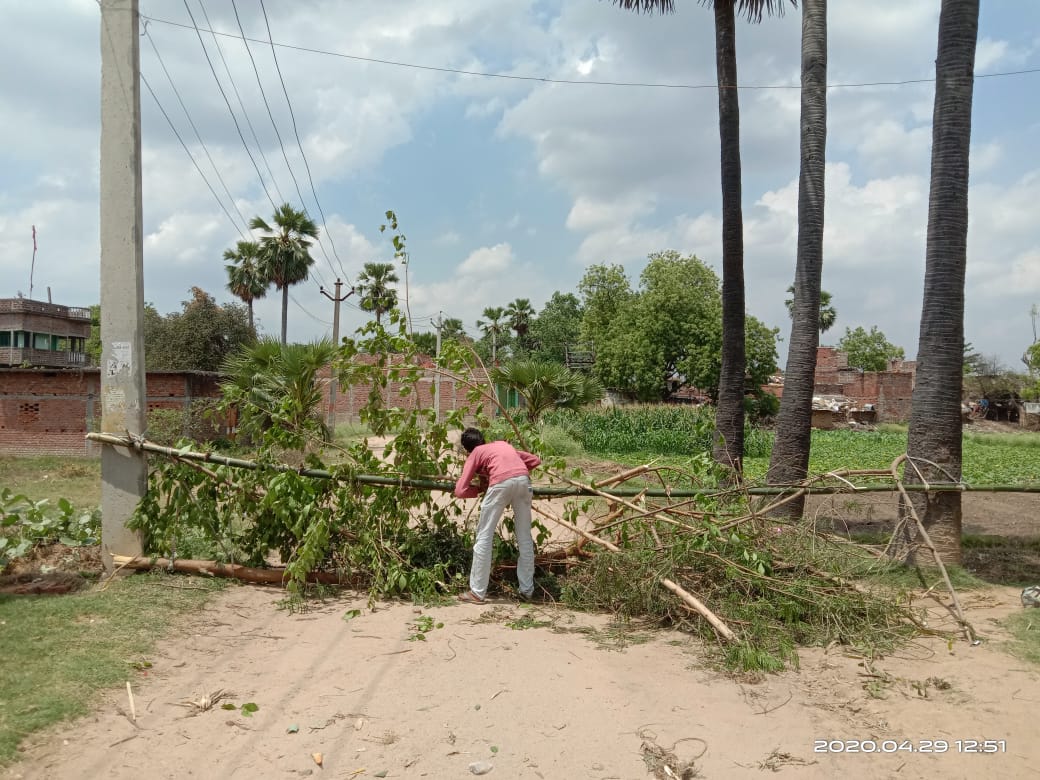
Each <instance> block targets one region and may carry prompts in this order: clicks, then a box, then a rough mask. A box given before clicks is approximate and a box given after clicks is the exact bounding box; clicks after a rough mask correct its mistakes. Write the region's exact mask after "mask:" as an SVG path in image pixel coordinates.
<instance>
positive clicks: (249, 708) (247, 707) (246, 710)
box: [242, 701, 260, 718]
mask: <svg viewBox="0 0 1040 780" xmlns="http://www.w3.org/2000/svg"><path fill="white" fill-rule="evenodd" d="M259 709H260V707H258V706H257V705H256V704H254V703H253V702H251V701H247V702H246V703H245V704H243V705H242V714H243V715H245V716H246V717H247V718H249V717H252V715H253V713H254V712H256V711H257V710H259Z"/></svg>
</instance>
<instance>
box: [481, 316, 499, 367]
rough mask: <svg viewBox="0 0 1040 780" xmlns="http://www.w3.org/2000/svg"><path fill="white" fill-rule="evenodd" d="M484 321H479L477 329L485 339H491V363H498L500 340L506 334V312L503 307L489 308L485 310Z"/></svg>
mask: <svg viewBox="0 0 1040 780" xmlns="http://www.w3.org/2000/svg"><path fill="white" fill-rule="evenodd" d="M482 316H483V317H484V319H483V320H477V327H478V328H480V330H481V332H482V333H483V334H484V336H485V337H490V338H491V363H492V364H493V365H494V364H497V363H498V340H499V337H500V336H501V335H502V334H503V333H505V327H506V326H505V323H504V322H503V320H504V319H505V316H506V310H505V309H504V308H502V307H501V306H488V307H487V308H486V309H484V311H483V314H482Z"/></svg>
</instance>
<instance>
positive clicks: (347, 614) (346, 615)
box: [343, 609, 361, 620]
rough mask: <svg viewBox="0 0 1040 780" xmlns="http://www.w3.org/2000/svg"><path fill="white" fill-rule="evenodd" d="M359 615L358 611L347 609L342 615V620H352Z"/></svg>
mask: <svg viewBox="0 0 1040 780" xmlns="http://www.w3.org/2000/svg"><path fill="white" fill-rule="evenodd" d="M360 615H361V610H360V609H348V610H347V611H346V612H345V613H343V619H344V620H353V619H354V618H356V617H358V616H360Z"/></svg>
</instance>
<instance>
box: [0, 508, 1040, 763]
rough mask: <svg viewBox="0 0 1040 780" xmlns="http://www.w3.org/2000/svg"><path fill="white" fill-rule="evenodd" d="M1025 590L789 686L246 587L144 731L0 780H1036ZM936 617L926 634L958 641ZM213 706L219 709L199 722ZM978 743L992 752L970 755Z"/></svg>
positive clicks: (827, 514) (509, 613) (206, 630)
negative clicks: (1019, 653) (247, 707)
mask: <svg viewBox="0 0 1040 780" xmlns="http://www.w3.org/2000/svg"><path fill="white" fill-rule="evenodd" d="M853 499H854V500H853ZM1038 503H1040V497H1036V496H1019V495H1007V494H997V495H993V496H991V495H977V494H967V495H965V496H964V530H965V532H966V533H969V534H977V535H1003V536H1005V537H1008V538H1009V539H1011V540H1012V541H1014V540H1015V539H1026V538H1034V539H1035V538H1036V537H1037V536H1038V535H1040V520H1038V514H1040V513H1038V512H1037V505H1038ZM894 507H895V500H894V498H893V497H892V496H890V495H887V494H883V495H871V496H866V497H864V496H854V497H844V496H840V497H837V498H833V499H832V498H828V499H826V500H824V499H819V500H814V502H813V503H812V504H811V510H812V512H811V513H812V514H813V515H814V516H815V517H816V518H817V520H818V521H819V522H827V523H832V524H835V525H837V526H839V527H843V526H848V527H849V528H850V530H864V529H871V528H873V529H880V530H883V529H884V528H886V527H890V526H889V524H890V523H891V520H892V518H894V515H895V509H894ZM995 549H997V550H998V551H999V550H1001V549H1002V548H995ZM1009 549H1010V548H1009ZM1019 552H1021V554H1022V555H1023V556H1025V557H1024V558H1023V560H1021V561H1017V562H1016V566H1018V568H1016V569H1015V572H1016V574H1017V576H1019V577H1022V576H1026V577H1029V576H1032V574H1035V575H1036V580H1035V584H1040V560H1038V559H1040V553H1038V552H1037V551H1036V550H1031V549H1025V550H1019ZM979 554H982V555H983V557H982V558H977V557H976V558H972V557H971V556H972V555H976V553H974V552H972V553H970V554H969V556H968V560H967V563H968V566H969V568H972V567H973V566H975V567H976V568H977V570H978V572H979V573H980V576H982V577H983V578H984V579H989V580H990V581H991V582H998V581H1001V577H1002V576H1004V574H1006V572H1003V573H1001V572H999V571H998V570H999V569H1000V566H1001V565H1003V564H1002V563H1001V562H1002V561H1003V562H1005V563H1006V561H1004V559H1003V557H1002V556H1003V555H1004V553H1003V552H1000V553H999V554H997V555H996V558H1000V559H1001V560H1000V561H995V558H994V559H993V560H985V559H984V558H985V555H986V554H990V555H991V558H993V557H994V556H993V554H992V551H986V550H983V551H980V553H979ZM1030 566H1032V567H1033V568H1029V567H1030ZM1023 567H1025V568H1023ZM1020 589H1021V588H1020V586H1018V587H1008V586H1003V585H995V586H993V587H991V588H988V589H986V590H983V591H971V592H962V593H961V594H960V595H961V598H962V600H963V603H964V606H965V609H966V611H967V616H968V618H969V620H970V621H971V622H972V623H973V625H974V626H975V628H976V629H977V630H978V631H979V632H980V634H981V636H982V637H983V639H982V641H981V643H980V644H978V645H970V644H968V643H967V642H965V641H963V640H960V641H954V642H952V643H950V642H948V641H947V640H945V639H941V638H933V637H926V638H921V639H919V640H917V641H916V642H914V643H913V644H912V645H910V646H908V647H906V648H904V649H903V650H901V651H900V652H898V653H896V654H894V655H892V656H888V657H884V658H878V659H875V660H873V661H866V660H864V659H863V658H861V657H859V656H857V655H854V654H852V653H849V652H847V651H846V649H845V648H842V647H837V646H834V647H831V648H828V649H814V650H805V651H802V652H801V654H800V655H801V665H800V668H799V669H798V670H794V671H789V672H785V673H782V674H778V675H766V676H762V677H760V678H758V679H734V678H732V677H730V676H726V675H724V674H722V673H720V672H717V671H715V670H713V669H712V668H711V667H710V665H708V664H707V663H706V662H705V661H704V659H703V657H702V655H701V651H700V647H699V644H698V641H697V640H695V639H692V638H690V637H689V636H687V635H683V634H678V633H675V632H666V631H659V630H654V631H649V630H645V629H641V628H640V627H638V626H635V627H633V626H628V627H625V630H621V629H619V627H618V626H616V625H614V624H612V623H611V622H610V620H609V618H607V617H606V616H590V615H582V614H576V613H572V612H569V611H566V610H563V609H560V608H557V607H554V606H544V605H537V606H527V605H523V606H521V605H517V604H515V603H513V602H510V601H506V600H503V601H499V602H494V603H490V604H488V605H485V606H472V605H463V604H453V605H451V606H446V607H437V608H432V609H423V610H420V609H419V608H415V607H412V606H410V605H407V604H378V605H375V606H376V608H375V609H374V610H373V609H369V606H368V605H367V603H366V601H365V599H364V597H362V596H356V597H353V598H351V597H344V598H341V599H338V600H335V601H328V602H324V603H323V604H320V605H316V606H315V607H314V608H312V609H309V610H308V611H305V612H296V613H291V612H289V611H287V610H285V609H280V608H279V601H280V600H281V599H282V598H283V596H284V594H283V593H282V591H280V590H277V589H270V588H261V587H251V586H233V587H231V588H229V589H228V590H227V591H225V592H224V593H222V594H221V595H220V596H218V597H217V598H215V599H214V601H213V602H211V603H210V604H209V606H207V607H206V608H205V609H204V610H202V611H200V612H199V613H197V614H195V615H192V616H191V617H190V618H187V619H185V620H184V622H183V623H182V624H181V625H179V626H176V627H173V628H172V629H171V633H170V635H169V636H167V637H166V638H164V639H163V640H162V642H161V644H160V645H159V647H158V648H157V650H156V652H155V655H154V656H153V657H152V658H150V659H149V660H150V661H151V663H152V667H151V668H150V669H147V670H145V671H143V672H140V673H135V674H136V675H137V676H135V677H134V678H133V679H131V680H130V683H131V685H132V690H133V696H134V702H135V710H136V721H133V719H132V718H131V715H130V704H129V698H128V696H127V693H126V691H125V689H119V690H115V691H112V692H111V693H109V694H106V695H105V696H104V697H103V699H102V700H101V702H100V704H99V706H98V708H97V710H96V712H95V714H93V715H92V716H90V717H87V718H84V719H82V720H80V721H78V722H75V723H72V724H65V725H62V726H59V727H56V728H54V729H52V730H50V731H48V732H46V733H43V734H40V735H37V736H35V737H33V738H31V739H30V740H29V741H28V742H27V744H26V745H25V746H24V748H25V749H24V759H23V760H21V761H20V762H19V763H17V764H15V765H13V766H10V767H8V768H6V769H4V770H2V771H0V778H2V780H13V779H15V778H19V779H21V778H26V779H28V778H47V779H48V780H65V779H68V780H72V779H73V778H75V779H76V780H79V779H80V778H112V780H122V779H127V780H128V779H129V778H135V779H136V778H139V777H150V778H215V777H220V778H234V777H241V778H268V777H271V778H277V777H287V778H292V777H314V778H316V777H333V778H362V780H363V779H364V778H375V777H387V778H433V779H434V780H439V779H440V778H463V777H470V776H473V775H474V774H475V771H479V770H487V771H488V773H489V774H491V776H493V777H503V778H539V779H540V780H547V779H549V778H568V779H569V778H596V779H597V780H612V779H613V780H621V779H623V780H629V779H630V778H631V779H633V780H638V779H639V778H647V777H656V778H658V779H659V780H665V779H666V778H676V777H682V778H686V777H693V776H694V775H693V774H692V772H694V771H696V773H697V774H696V776H697V777H705V778H738V779H739V778H761V777H767V776H770V775H771V774H772V773H774V772H781V773H782V774H783V775H784V776H786V777H792V778H807V779H810V780H815V779H816V778H834V777H871V778H892V779H893V780H903V779H907V778H911V779H912V778H921V779H922V780H923V779H924V778H929V779H930V778H933V777H943V778H946V779H947V780H956V779H957V778H973V779H974V778H977V777H993V778H1028V777H1038V776H1040V742H1038V740H1037V736H1036V725H1035V724H1036V715H1035V713H1036V711H1037V707H1038V705H1040V667H1037V666H1035V665H1031V664H1029V663H1027V662H1025V661H1022V660H1019V659H1017V658H1016V657H1014V656H1013V655H1011V654H1010V653H1009V652H1008V650H1007V647H1006V642H1007V641H1008V637H1007V635H1006V633H1005V631H1004V630H1003V628H1002V627H1001V623H1000V621H1002V620H1003V619H1004V618H1006V617H1007V616H1008V615H1009V614H1012V613H1015V612H1020V611H1021V610H1022V609H1023V607H1022V606H1021V603H1020V599H1019V593H1020ZM925 603H927V604H929V605H930V609H931V610H932V617H931V619H930V625H932V626H933V627H936V628H943V629H947V630H952V628H953V626H952V624H951V623H950V621H949V618H948V614H947V613H946V612H944V610H943V609H942V606H941V604H940V603H939V602H938V601H934V602H922V604H925ZM354 610H357V613H356V615H355V613H354ZM1038 619H1040V612H1038ZM431 625H432V627H431ZM420 631H422V632H423V633H424V634H425V639H424V640H422V641H419V640H417V639H416V634H417V633H419V632H420ZM218 691H220V692H222V694H223V697H222V698H220V699H219V701H218V702H217V703H216V704H215V705H214V706H212V707H210V708H208V709H205V710H202V711H200V710H199V709H198V708H197V707H196V706H194V705H192V704H191V703H190V702H192V701H194V702H196V703H198V702H199V701H200V700H201V699H202V698H203V697H205V696H206V695H207V694H210V695H212V694H214V693H215V692H218ZM245 703H254V704H255V705H256V706H257V710H256V711H255V712H254V713H252V714H251V715H246V714H245V713H244V712H243V711H242V709H241V706H242V705H243V704H245ZM224 704H228V705H232V704H233V705H236V707H237V708H236V709H227V710H226V709H223V708H222V705H224ZM983 740H993V741H995V742H992V743H990V748H991V749H993V750H995V752H992V753H980V752H974V751H975V750H981V749H983V745H981V744H976V743H977V742H978V743H981V741H983ZM926 751H930V752H926ZM939 751H942V752H939ZM319 754H320V762H321V763H320V765H319V763H318V760H317V758H316V756H318V755H319ZM488 767H490V769H488Z"/></svg>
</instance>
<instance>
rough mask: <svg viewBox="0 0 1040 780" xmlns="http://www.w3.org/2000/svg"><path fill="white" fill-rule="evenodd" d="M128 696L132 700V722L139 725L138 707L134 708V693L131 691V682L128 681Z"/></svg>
mask: <svg viewBox="0 0 1040 780" xmlns="http://www.w3.org/2000/svg"><path fill="white" fill-rule="evenodd" d="M126 696H127V698H128V699H130V720H131V721H133V722H134V723H137V707H135V706H134V692H133V691H132V690H131V689H130V681H129V680H127V681H126Z"/></svg>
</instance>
